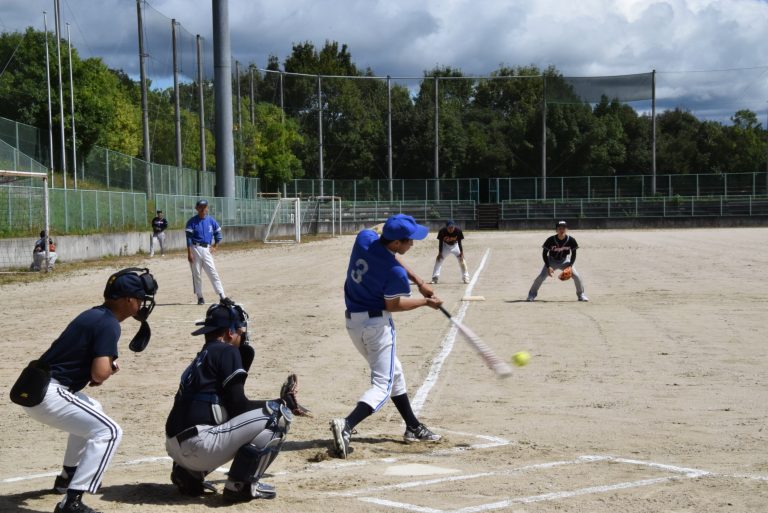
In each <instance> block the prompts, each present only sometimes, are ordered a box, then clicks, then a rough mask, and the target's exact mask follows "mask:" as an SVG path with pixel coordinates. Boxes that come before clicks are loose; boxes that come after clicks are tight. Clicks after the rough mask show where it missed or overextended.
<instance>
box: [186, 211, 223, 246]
mask: <svg viewBox="0 0 768 513" xmlns="http://www.w3.org/2000/svg"><path fill="white" fill-rule="evenodd" d="M185 231H186V232H187V246H191V245H192V244H193V243H197V244H211V243H212V241H214V240H215V241H216V243H217V244H218V243H219V242H220V241H221V226H219V223H217V222H216V219H214V218H213V217H211V216H205V217H204V218H202V219H200V216H194V217H191V218H190V219H189V221H187V227H186V229H185Z"/></svg>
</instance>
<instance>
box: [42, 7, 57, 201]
mask: <svg viewBox="0 0 768 513" xmlns="http://www.w3.org/2000/svg"><path fill="white" fill-rule="evenodd" d="M43 27H44V28H45V86H46V88H47V89H48V153H49V157H48V158H50V159H51V162H50V166H51V187H54V179H53V176H54V175H53V168H54V167H55V165H54V162H53V115H52V114H51V63H50V59H49V57H48V18H47V17H46V12H45V11H43Z"/></svg>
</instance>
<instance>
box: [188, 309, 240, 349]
mask: <svg viewBox="0 0 768 513" xmlns="http://www.w3.org/2000/svg"><path fill="white" fill-rule="evenodd" d="M195 325H196V326H202V328H198V329H196V330H195V331H193V332H192V335H203V334H205V333H210V332H212V331H216V330H219V329H221V328H227V329H229V330H230V331H237V330H238V329H241V328H242V329H243V334H242V336H241V337H240V344H246V345H247V344H248V312H246V311H245V310H244V309H243V307H242V306H240V305H238V304H235V302H234V301H232V300H231V299H228V298H225V299H222V300H221V301H220V302H219V304H215V305H211V306H210V307H209V308H208V311H207V312H206V313H205V320H203V321H201V322H197V323H195Z"/></svg>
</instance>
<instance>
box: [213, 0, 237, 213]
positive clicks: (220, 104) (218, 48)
mask: <svg viewBox="0 0 768 513" xmlns="http://www.w3.org/2000/svg"><path fill="white" fill-rule="evenodd" d="M212 10H213V67H214V70H215V78H214V86H215V87H214V96H215V99H216V106H215V110H216V196H224V197H227V198H234V197H235V149H234V137H233V135H232V63H231V60H230V59H231V55H232V48H231V45H230V36H229V1H228V0H216V1H215V2H212Z"/></svg>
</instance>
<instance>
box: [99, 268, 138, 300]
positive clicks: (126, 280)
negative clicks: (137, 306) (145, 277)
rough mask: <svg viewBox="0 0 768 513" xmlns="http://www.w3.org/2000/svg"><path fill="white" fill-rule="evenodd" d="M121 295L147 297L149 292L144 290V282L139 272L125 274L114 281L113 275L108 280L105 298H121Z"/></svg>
mask: <svg viewBox="0 0 768 513" xmlns="http://www.w3.org/2000/svg"><path fill="white" fill-rule="evenodd" d="M121 297H137V298H139V299H146V297H147V293H146V291H145V290H144V284H143V283H142V282H141V278H139V275H138V274H134V273H128V274H123V275H120V276H118V277H117V278H115V279H114V281H112V277H110V280H109V281H107V288H106V290H105V291H104V298H105V299H119V298H121Z"/></svg>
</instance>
